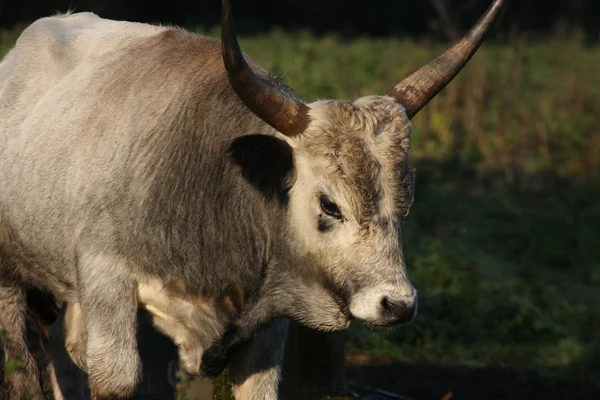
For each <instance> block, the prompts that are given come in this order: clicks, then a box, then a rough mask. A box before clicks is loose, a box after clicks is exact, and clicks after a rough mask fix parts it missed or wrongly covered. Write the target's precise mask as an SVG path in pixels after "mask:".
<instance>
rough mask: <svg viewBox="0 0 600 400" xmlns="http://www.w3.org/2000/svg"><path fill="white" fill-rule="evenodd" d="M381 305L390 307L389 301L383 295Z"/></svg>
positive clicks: (386, 307)
mask: <svg viewBox="0 0 600 400" xmlns="http://www.w3.org/2000/svg"><path fill="white" fill-rule="evenodd" d="M381 306H382V307H383V308H384V309H386V310H388V309H389V308H390V302H389V300H388V298H387V297H386V296H384V297H383V299H381Z"/></svg>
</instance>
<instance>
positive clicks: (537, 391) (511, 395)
mask: <svg viewBox="0 0 600 400" xmlns="http://www.w3.org/2000/svg"><path fill="white" fill-rule="evenodd" d="M30 339H31V340H30V344H31V347H33V348H34V350H35V351H34V354H36V358H37V359H38V362H39V363H40V364H41V365H40V366H41V367H42V369H43V368H44V366H45V365H46V363H47V358H46V357H44V354H43V350H41V347H40V341H39V337H36V336H32V337H31V338H30ZM153 344H154V345H156V344H158V343H156V342H154V343H153ZM152 347H154V346H152ZM150 351H152V350H150ZM347 372H348V373H347V375H348V379H349V382H350V387H351V388H352V389H353V390H354V391H355V392H358V393H360V394H363V395H368V396H366V397H365V398H366V399H369V400H375V399H377V400H393V399H400V400H442V399H443V400H509V399H510V400H538V399H539V400H554V399H556V400H559V399H560V400H600V385H598V384H597V383H596V384H595V383H592V382H585V381H582V382H577V381H565V380H561V379H555V378H552V377H548V376H542V375H540V374H539V373H537V372H535V371H516V370H510V369H502V368H467V367H443V366H438V365H408V364H398V363H393V362H390V361H389V360H371V359H368V358H366V357H361V356H349V357H348V371H347ZM0 383H1V382H0ZM2 386H3V385H0V399H4V398H6V397H5V396H6V393H5V392H4V393H3V391H2V389H3V388H2ZM373 388H375V390H373ZM377 390H380V391H388V392H390V393H391V394H390V395H387V396H386V395H383V394H384V393H383V392H379V394H380V395H379V396H374V395H376V394H377ZM211 393H212V384H211V382H210V381H209V380H207V379H197V380H196V381H194V382H193V383H192V385H191V387H189V388H188V390H187V394H188V400H204V399H211V398H212V395H211ZM394 394H395V395H396V396H394ZM168 397H170V396H168ZM49 398H51V396H49ZM284 400H285V399H284Z"/></svg>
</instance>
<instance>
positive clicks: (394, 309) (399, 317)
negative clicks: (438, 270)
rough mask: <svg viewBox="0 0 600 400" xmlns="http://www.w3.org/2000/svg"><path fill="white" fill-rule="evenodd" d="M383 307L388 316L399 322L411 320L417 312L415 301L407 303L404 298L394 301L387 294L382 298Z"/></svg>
mask: <svg viewBox="0 0 600 400" xmlns="http://www.w3.org/2000/svg"><path fill="white" fill-rule="evenodd" d="M381 307H382V308H383V310H384V313H385V314H387V315H388V317H391V318H393V319H394V320H395V321H396V322H398V323H403V322H408V321H410V320H411V319H412V318H413V316H414V314H415V308H416V304H415V303H412V302H411V303H407V302H406V301H404V300H398V301H393V300H390V299H389V298H388V297H387V296H384V297H383V298H382V299H381Z"/></svg>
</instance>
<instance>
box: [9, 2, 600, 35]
mask: <svg viewBox="0 0 600 400" xmlns="http://www.w3.org/2000/svg"><path fill="white" fill-rule="evenodd" d="M490 2H491V0H371V1H364V2H360V4H359V3H358V2H356V1H352V0H350V1H349V0H234V1H233V7H234V12H235V16H236V25H237V26H238V31H239V32H241V33H253V32H258V31H263V30H266V29H269V28H271V27H272V26H275V25H277V26H282V27H285V28H309V29H311V30H313V31H314V32H315V33H317V34H319V33H324V32H328V31H336V32H338V33H340V34H343V35H349V36H353V35H365V34H366V35H376V36H379V35H394V34H403V35H406V34H410V35H421V34H424V33H431V32H432V31H433V32H438V33H440V34H442V33H443V32H446V33H447V32H449V31H451V30H455V31H464V30H465V29H467V28H468V27H469V26H470V24H472V23H473V22H474V21H475V20H476V19H477V17H478V16H479V15H480V13H481V12H482V11H483V10H484V9H485V8H486V7H487V5H488V4H489V3H490ZM436 3H437V4H436ZM436 5H437V6H438V7H436ZM440 5H441V6H443V8H444V9H445V14H446V15H445V16H444V18H441V17H442V16H443V15H441V14H440V8H439V6H440ZM70 7H71V8H75V10H76V11H93V12H95V13H97V14H99V15H101V16H103V17H108V18H114V19H127V20H132V21H143V22H146V21H151V22H165V23H171V24H176V25H183V26H190V25H197V24H201V25H203V26H212V25H214V24H215V23H217V22H218V20H219V10H220V0H168V1H161V0H0V26H2V27H5V28H10V27H13V26H15V25H16V24H18V23H19V22H23V21H31V20H33V19H35V18H38V17H41V16H46V15H49V14H53V13H54V12H56V11H64V10H67V9H69V8H70ZM442 21H443V22H444V23H441V22H442ZM444 25H445V26H444ZM436 26H437V28H436ZM557 26H563V27H570V28H578V29H582V30H583V31H584V32H585V34H586V37H587V38H588V39H590V40H594V41H597V40H598V39H600V1H598V0H569V1H564V0H507V4H506V7H505V10H504V12H503V14H502V16H501V18H500V21H499V23H498V24H497V27H496V29H495V32H496V33H498V32H508V31H510V32H516V33H524V32H526V33H528V34H531V35H545V34H549V33H552V32H553V31H554V30H555V29H556V28H557ZM444 28H445V29H444ZM448 28H451V29H448Z"/></svg>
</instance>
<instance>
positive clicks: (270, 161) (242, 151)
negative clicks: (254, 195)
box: [229, 134, 296, 197]
mask: <svg viewBox="0 0 600 400" xmlns="http://www.w3.org/2000/svg"><path fill="white" fill-rule="evenodd" d="M229 151H230V154H231V157H232V159H233V161H234V163H236V164H237V165H239V166H240V168H241V170H242V176H243V177H244V178H245V179H246V180H247V181H248V182H250V183H251V184H252V185H253V186H255V187H256V188H258V189H259V190H260V191H261V192H262V193H263V194H265V196H269V197H273V196H281V195H285V194H286V193H287V191H288V190H289V189H290V188H291V187H292V186H293V184H294V181H295V176H296V174H295V171H294V155H293V150H292V148H291V147H290V146H289V145H288V144H287V143H286V142H284V141H283V140H280V139H277V138H276V137H273V136H267V135H260V134H253V135H246V136H242V137H239V138H237V139H235V140H234V141H233V143H232V144H231V145H230V147H229Z"/></svg>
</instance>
